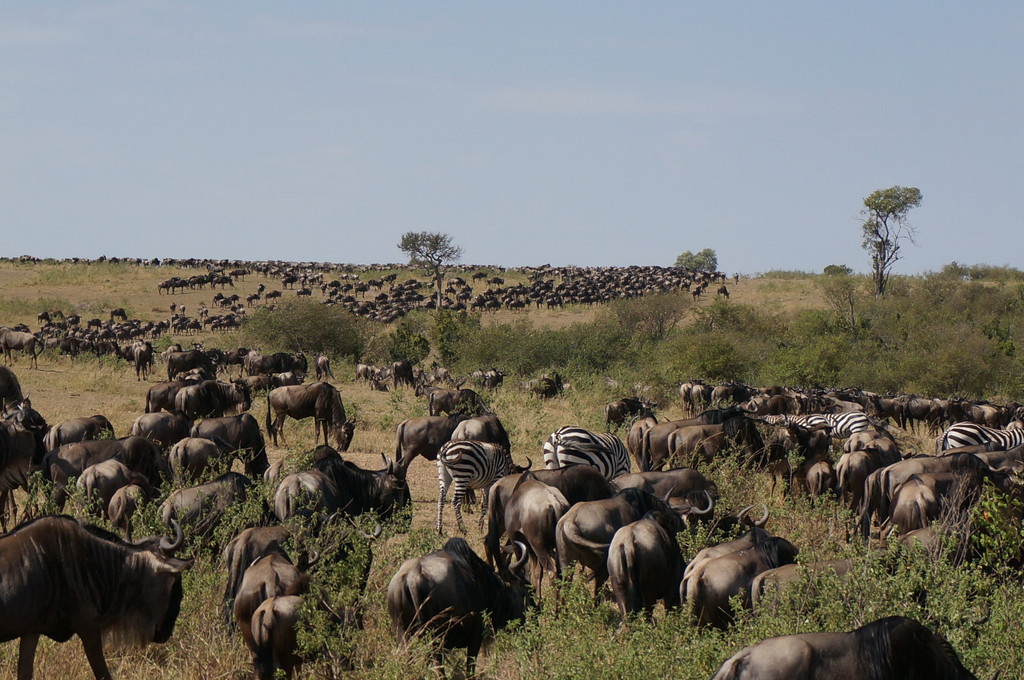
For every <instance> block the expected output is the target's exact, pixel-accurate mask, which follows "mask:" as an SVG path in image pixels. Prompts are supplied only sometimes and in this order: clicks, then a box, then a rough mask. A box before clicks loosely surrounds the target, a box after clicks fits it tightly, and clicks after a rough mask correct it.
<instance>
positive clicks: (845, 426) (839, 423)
mask: <svg viewBox="0 0 1024 680" xmlns="http://www.w3.org/2000/svg"><path fill="white" fill-rule="evenodd" d="M762 420H764V422H766V423H770V424H772V425H800V426H802V427H807V428H814V427H817V426H818V425H828V426H829V428H831V433H832V436H833V437H849V436H851V435H854V434H856V433H858V432H866V431H868V430H871V429H874V425H873V424H872V423H871V419H870V418H868V417H867V416H866V415H864V414H863V413H861V412H860V411H846V412H844V413H808V414H807V415H803V416H792V415H781V416H762Z"/></svg>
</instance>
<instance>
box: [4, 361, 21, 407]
mask: <svg viewBox="0 0 1024 680" xmlns="http://www.w3.org/2000/svg"><path fill="white" fill-rule="evenodd" d="M22 399H24V395H22V393H21V384H20V383H19V382H18V376H16V375H14V371H12V370H11V369H9V368H7V367H6V366H0V411H4V410H7V409H8V408H10V407H11V406H14V405H15V404H18V403H20V402H21V400H22Z"/></svg>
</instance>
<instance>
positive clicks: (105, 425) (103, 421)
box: [43, 415, 114, 451]
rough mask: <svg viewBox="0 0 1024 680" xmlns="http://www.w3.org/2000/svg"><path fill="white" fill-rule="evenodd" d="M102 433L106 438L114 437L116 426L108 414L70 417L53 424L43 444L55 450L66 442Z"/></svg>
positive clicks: (77, 440)
mask: <svg viewBox="0 0 1024 680" xmlns="http://www.w3.org/2000/svg"><path fill="white" fill-rule="evenodd" d="M101 435H102V436H103V437H104V438H106V439H113V438H114V426H113V425H111V424H110V421H109V420H107V417H106V416H103V415H95V416H89V417H86V418H69V419H67V420H62V421H61V422H59V423H57V424H56V425H54V426H52V427H51V428H50V429H49V431H48V432H47V433H46V436H45V437H44V438H43V444H44V445H45V446H46V450H47V451H53V450H54V449H59V448H60V447H61V446H63V445H64V444H71V443H72V442H80V441H85V440H87V439H96V438H97V437H100V436H101Z"/></svg>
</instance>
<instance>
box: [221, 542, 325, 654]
mask: <svg viewBox="0 0 1024 680" xmlns="http://www.w3.org/2000/svg"><path fill="white" fill-rule="evenodd" d="M308 589H309V577H308V576H307V575H306V574H304V573H303V572H302V570H300V569H299V568H298V567H296V566H295V565H294V564H292V561H291V560H290V559H288V556H287V555H285V554H284V553H282V552H273V553H270V554H269V555H266V556H264V557H260V558H258V559H257V560H256V561H255V562H253V563H252V564H251V565H250V566H249V567H248V568H247V569H246V570H245V573H244V574H243V575H242V582H241V583H239V584H238V592H236V593H235V601H234V604H233V605H232V612H233V614H234V617H235V623H237V624H238V631H239V633H240V634H241V636H242V640H243V641H244V642H245V646H246V647H248V648H249V650H250V652H252V655H253V659H254V660H255V657H256V654H255V651H256V645H255V644H254V643H253V637H252V615H253V613H255V611H256V609H257V608H258V607H259V606H260V605H261V604H262V603H263V602H264V601H265V600H267V599H269V598H271V597H278V596H280V595H301V594H302V593H304V592H306V591H307V590H308Z"/></svg>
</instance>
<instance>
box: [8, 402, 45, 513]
mask: <svg viewBox="0 0 1024 680" xmlns="http://www.w3.org/2000/svg"><path fill="white" fill-rule="evenodd" d="M45 431H46V420H45V419H44V418H43V417H42V415H40V414H39V412H38V411H36V410H35V409H33V408H32V405H31V403H29V402H28V401H27V400H24V401H22V402H21V403H19V404H18V406H17V408H15V409H14V410H13V411H10V412H5V413H4V414H3V418H2V419H0V527H2V528H3V530H4V531H6V530H7V523H8V520H11V519H15V515H16V513H17V507H16V506H15V503H14V490H15V489H18V488H27V486H28V473H29V470H30V469H31V467H32V465H34V464H38V462H39V461H40V460H41V459H42V457H43V454H45V453H46V447H45V446H44V445H43V437H44V434H43V433H44V432H45Z"/></svg>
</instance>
